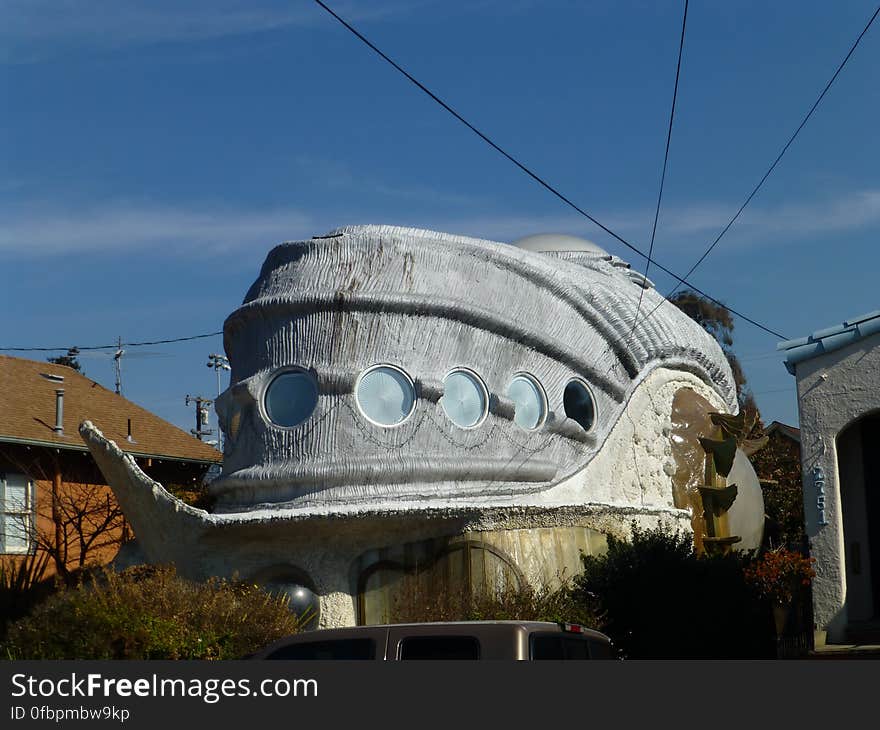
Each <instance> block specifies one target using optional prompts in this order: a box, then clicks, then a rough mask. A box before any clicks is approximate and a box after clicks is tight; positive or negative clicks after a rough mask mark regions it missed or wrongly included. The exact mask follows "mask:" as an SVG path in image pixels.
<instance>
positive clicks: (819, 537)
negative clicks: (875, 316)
mask: <svg viewBox="0 0 880 730" xmlns="http://www.w3.org/2000/svg"><path fill="white" fill-rule="evenodd" d="M796 377H797V390H798V409H799V414H800V428H801V445H802V448H801V457H802V465H803V479H804V481H803V486H804V518H805V521H806V530H807V536H808V537H809V539H810V546H811V548H810V549H811V552H812V555H813V557H815V558H816V573H817V575H816V579H815V581H814V583H813V605H814V613H815V621H816V624H817V626H818V627H819V628H820V629H826V630H827V631H828V640H829V641H831V642H840V641H843V640H844V638H845V631H846V625H847V622H848V621H849V620H852V619H854V618H855V615H859V613H860V612H861V609H860V607H859V606H858V605H856V606H853V608H854V609H855V612H856V613H855V615H854V616H852V617H850V616H849V611H850V606H849V603H848V586H847V571H846V562H847V558H846V539H845V536H844V529H843V528H844V520H843V510H844V509H845V508H847V506H849V507H852V508H854V509H855V510H856V511H857V510H858V505H857V499H858V497H857V496H855V495H852V496H849V495H847V496H846V499H848V500H851V501H849V502H847V501H846V500H845V499H844V496H845V495H846V492H847V487H849V486H851V485H847V484H843V483H842V481H841V473H844V474H848V473H852V472H851V469H849V468H848V467H845V468H844V469H843V472H842V471H841V464H840V462H841V459H842V458H850V457H852V458H856V456H857V455H856V454H855V453H854V452H853V451H852V448H847V447H846V444H844V447H845V448H844V450H843V452H842V453H841V451H840V444H839V443H838V436H839V435H840V433H841V431H843V430H844V429H845V428H846V427H847V426H849V425H851V424H853V423H854V422H855V421H857V420H858V419H860V418H862V417H864V416H865V415H867V414H869V413H872V412H874V411H878V410H880V335H872V336H870V337H866V338H864V339H861V340H859V341H857V342H855V343H853V344H851V345H848V346H847V347H844V348H841V349H840V350H836V351H834V352H831V353H828V354H825V355H820V356H819V357H815V358H813V359H810V360H806V361H803V362H800V363H798V364H797V369H796ZM848 464H853V465H854V464H855V462H854V461H848ZM859 468H860V467H859ZM855 477H857V474H854V478H855ZM823 479H824V487H822V489H823V490H824V520H823V519H822V513H821V504H820V496H821V495H820V494H819V491H820V486H821V485H822V484H823ZM854 516H855V515H854ZM822 522H824V523H825V524H821V523H822ZM853 529H858V528H857V522H856V523H853ZM854 537H855V536H854Z"/></svg>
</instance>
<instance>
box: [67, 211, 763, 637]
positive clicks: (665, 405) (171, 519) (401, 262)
mask: <svg viewBox="0 0 880 730" xmlns="http://www.w3.org/2000/svg"><path fill="white" fill-rule="evenodd" d="M640 297H641V298H642V301H641V305H640V304H639V301H640ZM655 309H656V311H654V310H655ZM637 312H640V313H641V316H640V317H639V319H638V322H637V324H635V320H636V315H637ZM648 313H652V316H650V317H649V316H647V315H648ZM224 346H225V349H226V354H227V355H228V357H229V361H230V363H231V366H232V373H231V383H230V387H229V389H228V390H227V391H226V392H225V393H223V394H222V395H221V396H220V397H219V398H218V401H217V411H218V415H219V417H220V422H221V426H222V428H223V431H224V435H225V439H224V446H225V449H224V462H223V473H222V475H221V476H220V477H219V478H218V479H217V480H216V481H214V482H212V483H211V485H210V490H211V493H212V495H213V496H214V497H215V499H216V505H215V508H214V509H213V511H212V512H210V513H208V512H205V511H203V510H198V509H195V508H193V507H190V506H188V505H185V504H183V503H181V502H180V501H179V500H176V499H175V498H174V497H173V496H171V495H170V494H169V493H168V492H167V491H165V489H164V488H162V486H161V485H159V484H157V483H155V482H153V481H151V480H150V479H149V478H148V477H146V476H145V475H144V474H143V473H141V472H140V471H139V470H138V469H137V466H136V465H135V464H133V463H132V462H131V461H130V460H128V459H126V457H125V456H124V455H123V454H122V452H121V451H120V450H119V449H118V448H117V447H116V446H115V445H114V444H113V443H112V442H110V441H108V440H107V439H105V438H104V437H103V436H102V435H101V433H100V432H99V431H98V430H97V429H96V428H94V427H93V426H92V425H91V424H84V426H83V428H82V429H81V433H82V435H83V437H84V439H85V440H86V441H87V443H88V444H89V446H90V448H91V450H92V452H93V454H94V456H95V459H96V461H97V462H98V464H99V465H100V466H101V468H102V470H103V471H104V473H105V475H106V476H107V478H108V481H109V483H110V484H111V485H113V488H114V490H115V492H116V494H117V497H118V499H119V502H120V504H121V505H122V506H123V509H124V510H125V512H126V515H127V516H128V518H129V520H130V521H131V523H132V525H133V527H134V531H135V534H136V535H137V537H138V540H139V542H140V544H141V548H142V550H143V553H144V555H145V557H146V559H148V560H150V561H153V562H174V563H176V564H177V566H178V569H179V570H180V571H181V572H182V573H184V574H187V575H191V576H192V577H195V578H203V577H206V576H210V575H221V576H229V575H234V574H237V575H239V576H241V577H243V578H247V579H250V580H254V581H258V582H261V583H265V584H268V585H272V586H274V587H277V588H281V589H283V590H287V591H288V592H289V593H291V595H295V596H302V595H306V596H309V597H311V598H312V599H313V601H314V604H315V606H316V607H317V608H318V609H319V611H320V625H321V626H340V625H350V624H355V623H375V622H377V621H382V620H385V619H387V618H389V616H390V612H391V609H392V608H393V604H394V601H395V600H397V599H398V598H399V594H400V592H401V589H400V586H401V585H404V584H405V583H408V584H413V581H415V585H416V587H417V588H418V589H419V590H427V591H430V592H432V593H447V594H448V593H453V594H454V593H456V592H459V593H460V592H462V591H474V590H478V589H480V588H484V587H493V588H497V587H499V586H500V587H504V586H516V585H522V584H523V583H530V584H534V585H539V584H541V583H547V582H553V581H555V580H558V579H559V577H560V576H565V575H569V576H570V575H572V574H574V573H576V572H578V571H579V569H580V559H579V556H580V553H581V552H583V553H587V554H592V553H596V552H598V551H601V550H603V549H604V546H605V540H606V536H607V535H608V534H612V533H613V534H617V535H621V536H623V535H625V534H626V533H627V532H628V530H629V529H630V525H631V523H632V522H633V521H635V522H637V523H639V524H641V525H643V526H647V525H655V524H657V523H658V522H659V521H664V522H667V523H671V524H673V525H678V526H681V527H683V528H684V529H691V525H692V524H693V523H694V520H698V519H699V518H700V514H696V515H695V505H696V504H699V503H698V501H695V500H696V499H698V497H699V494H698V486H699V485H701V484H703V481H704V463H705V451H704V450H703V447H702V446H701V445H700V443H699V437H700V436H706V435H708V434H709V433H712V432H714V430H715V427H714V426H713V424H712V423H711V421H710V416H709V414H710V413H711V412H722V413H732V412H735V411H736V408H737V400H736V390H735V386H734V382H733V377H732V375H731V372H730V368H729V366H728V364H727V361H726V359H725V357H724V354H723V353H722V351H721V349H720V347H719V346H718V344H717V343H716V342H715V340H714V339H713V338H712V337H711V336H710V335H708V334H707V333H706V332H705V331H704V330H703V329H702V328H701V327H700V326H699V325H697V324H696V323H695V322H693V321H692V320H690V319H689V318H688V317H687V316H685V315H684V314H683V313H682V312H680V311H679V310H678V309H677V308H676V307H674V306H673V305H672V304H669V303H668V302H666V301H665V300H664V299H663V297H662V296H661V295H659V294H658V293H657V292H656V291H655V290H654V288H653V286H652V285H651V283H650V282H649V281H647V280H646V279H645V278H644V277H643V276H641V275H640V274H638V273H637V272H635V271H633V270H632V269H630V267H629V265H628V264H626V263H625V262H623V261H621V260H620V259H617V258H615V257H613V256H611V255H609V254H607V253H606V252H605V251H603V250H602V249H601V248H599V247H598V246H596V245H595V244H592V243H590V242H588V241H584V240H582V239H576V238H573V237H571V236H537V237H529V238H526V239H523V240H521V241H520V242H518V243H516V244H514V245H508V244H503V243H498V242H493V241H484V240H478V239H473V238H466V237H463V236H454V235H449V234H445V233H437V232H433V231H424V230H417V229H408V228H396V227H390V226H355V227H348V228H343V229H340V230H338V231H334V232H332V233H330V234H328V235H326V236H317V237H315V238H312V239H309V240H305V241H296V242H291V243H285V244H282V245H280V246H278V247H276V248H275V249H273V250H272V251H271V252H270V253H269V255H268V257H267V258H266V261H265V263H264V264H263V267H262V270H261V271H260V273H259V275H258V277H257V279H256V281H255V282H254V284H253V286H251V288H250V290H249V291H248V293H247V295H246V296H245V300H244V302H243V304H242V305H241V306H240V307H239V308H238V309H236V310H235V311H234V312H233V313H232V314H230V315H229V317H228V318H227V320H226V322H225V325H224ZM734 469H736V470H738V471H737V474H738V476H737V477H736V479H737V483H738V485H739V488H740V490H741V494H742V495H745V497H744V498H743V499H742V500H739V498H738V502H739V503H740V506H742V505H748V504H753V503H754V500H755V497H756V495H757V500H760V489H759V487H758V484H757V480H756V478H755V477H754V473H753V472H751V467H750V465H749V464H748V460H747V459H745V457H744V455H743V456H741V458H740V459H738V461H737V462H736V464H735V465H734ZM750 487H751V491H750ZM749 499H751V500H752V502H749V501H748V500H749ZM735 507H736V505H735ZM696 511H697V512H699V511H700V510H699V509H697V510H696ZM740 513H741V514H740V515H739V517H737V510H736V509H732V510H731V520H732V529H733V530H734V531H735V532H736V534H742V535H743V536H745V535H747V534H748V535H749V538H748V539H749V540H751V541H752V542H754V541H756V540H757V541H760V525H759V526H758V529H757V531H756V530H755V529H754V524H750V515H752V514H754V513H756V514H757V515H758V516H759V517H760V516H761V515H762V514H763V510H762V509H761V505H760V504H759V505H758V507H757V508H756V509H753V508H745V509H741V510H740ZM737 520H739V522H737ZM752 522H754V520H752Z"/></svg>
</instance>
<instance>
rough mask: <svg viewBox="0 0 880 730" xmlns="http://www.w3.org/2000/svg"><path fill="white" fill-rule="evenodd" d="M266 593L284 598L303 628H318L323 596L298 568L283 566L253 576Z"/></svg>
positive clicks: (254, 580)
mask: <svg viewBox="0 0 880 730" xmlns="http://www.w3.org/2000/svg"><path fill="white" fill-rule="evenodd" d="M252 580H253V582H254V583H257V584H258V585H261V586H262V587H263V590H264V591H266V593H269V594H271V595H274V596H277V597H279V598H284V599H285V600H286V601H287V607H288V608H289V609H290V612H291V613H293V614H294V615H296V616H297V617H298V618H299V619H300V621H301V628H302V629H304V630H311V629H316V628H318V622H319V620H320V618H321V597H320V596H319V595H318V594H317V593H316V592H315V590H314V586H313V584H312V582H311V581H310V580H309V579H308V577H307V576H306V575H305V574H304V573H302V572H300V571H299V570H298V569H297V568H293V567H287V566H281V567H273V568H269V569H267V570H263V571H260V572H259V573H258V574H257V575H255V576H253V578H252Z"/></svg>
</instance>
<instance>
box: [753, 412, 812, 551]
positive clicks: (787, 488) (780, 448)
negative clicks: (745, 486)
mask: <svg viewBox="0 0 880 730" xmlns="http://www.w3.org/2000/svg"><path fill="white" fill-rule="evenodd" d="M764 434H765V435H766V436H767V442H766V444H765V445H764V446H762V447H761V448H760V449H759V450H758V451H757V452H756V453H755V454H754V455H752V456H751V459H752V464H753V465H754V467H755V471H756V472H757V473H758V477H759V478H760V480H761V487H762V490H763V493H764V511H765V522H764V545H765V546H766V547H768V548H776V547H779V546H781V545H792V544H794V545H798V546H800V545H801V543H802V537H801V536H802V535H803V531H804V527H803V525H804V508H803V490H802V488H801V432H800V429H797V428H795V427H794V426H789V425H788V424H785V423H780V422H779V421H773V422H772V423H770V425H769V426H767V427H766V428H765V429H764Z"/></svg>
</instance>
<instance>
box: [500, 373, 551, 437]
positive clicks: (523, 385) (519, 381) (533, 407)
mask: <svg viewBox="0 0 880 730" xmlns="http://www.w3.org/2000/svg"><path fill="white" fill-rule="evenodd" d="M507 397H508V398H510V400H512V401H513V402H514V403H515V404H516V413H515V415H514V418H513V420H514V421H516V424H517V425H518V426H520V427H521V428H524V429H526V430H528V431H531V430H532V429H535V428H537V427H538V426H540V425H541V423H543V421H544V417H545V416H546V415H547V398H546V397H545V396H544V389H543V388H542V387H541V385H540V383H538V381H537V380H535V379H534V378H533V377H532V376H531V375H526V374H521V375H517V376H516V377H515V378H514V379H513V380H511V381H510V385H508V386H507Z"/></svg>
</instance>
